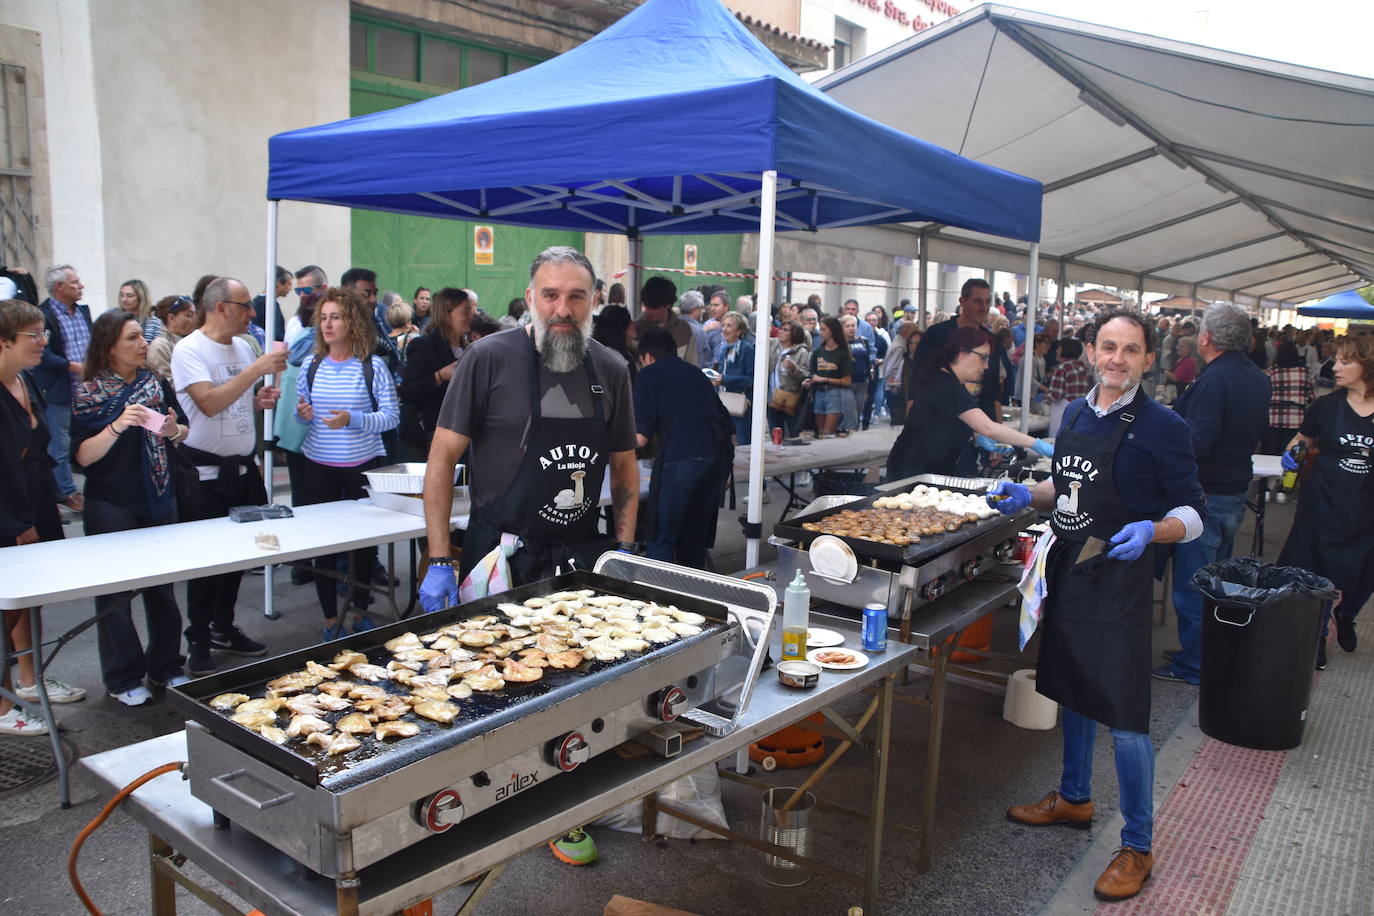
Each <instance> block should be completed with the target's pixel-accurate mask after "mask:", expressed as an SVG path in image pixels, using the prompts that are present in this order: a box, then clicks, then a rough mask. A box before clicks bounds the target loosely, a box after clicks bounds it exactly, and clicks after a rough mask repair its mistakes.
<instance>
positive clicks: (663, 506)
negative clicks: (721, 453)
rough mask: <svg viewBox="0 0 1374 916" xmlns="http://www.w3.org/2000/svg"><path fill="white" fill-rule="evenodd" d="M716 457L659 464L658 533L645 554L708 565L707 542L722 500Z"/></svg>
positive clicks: (656, 510)
mask: <svg viewBox="0 0 1374 916" xmlns="http://www.w3.org/2000/svg"><path fill="white" fill-rule="evenodd" d="M718 470H719V468H718V466H717V464H716V460H715V459H714V458H681V459H677V460H674V461H664V462H662V463H661V464H660V465H659V469H658V474H659V478H658V481H657V485H658V486H657V491H656V492H657V495H658V501H657V502H656V503H655V505H654V533H653V537H652V539H651V540H650V541H649V543H648V544H647V545H646V547H645V550H644V552H645V554H646V555H647V556H650V557H652V558H653V559H655V560H666V561H668V562H669V563H678V564H680V565H682V566H690V567H692V568H694V569H705V568H706V543H707V541H709V540H710V534H711V528H712V526H714V524H715V519H716V504H717V503H718V502H719V501H720V487H719V484H720V474H719V473H717V472H718Z"/></svg>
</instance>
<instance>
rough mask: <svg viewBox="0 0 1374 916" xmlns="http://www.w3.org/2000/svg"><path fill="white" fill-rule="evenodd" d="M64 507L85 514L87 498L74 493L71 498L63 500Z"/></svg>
mask: <svg viewBox="0 0 1374 916" xmlns="http://www.w3.org/2000/svg"><path fill="white" fill-rule="evenodd" d="M62 505H64V506H66V507H67V508H68V509H70V510H72V511H73V512H84V511H85V509H86V497H84V496H82V495H81V494H80V493H73V494H72V495H71V496H68V497H67V498H66V499H64V500H62Z"/></svg>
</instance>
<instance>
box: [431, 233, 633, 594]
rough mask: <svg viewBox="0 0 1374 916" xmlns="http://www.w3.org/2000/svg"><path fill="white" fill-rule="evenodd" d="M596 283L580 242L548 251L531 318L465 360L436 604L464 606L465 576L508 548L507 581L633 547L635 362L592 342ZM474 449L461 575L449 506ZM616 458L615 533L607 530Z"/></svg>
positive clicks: (436, 461)
mask: <svg viewBox="0 0 1374 916" xmlns="http://www.w3.org/2000/svg"><path fill="white" fill-rule="evenodd" d="M595 282H596V278H595V272H594V271H593V269H592V265H591V262H590V261H588V260H587V258H586V256H584V255H583V254H582V253H581V252H579V251H577V250H575V249H573V248H568V247H565V246H557V247H553V248H548V249H546V250H544V251H543V252H541V253H540V254H539V256H538V257H536V258H535V259H534V263H533V264H532V265H531V267H530V285H529V288H528V289H526V290H525V301H526V302H528V303H529V305H530V309H531V311H532V313H533V321H532V322H531V325H530V327H528V328H513V329H511V330H509V331H503V332H501V333H498V334H491V335H489V336H487V337H484V338H482V339H481V340H479V341H477V342H476V343H474V344H473V345H472V347H471V349H470V350H469V352H468V354H467V355H466V356H465V357H464V358H463V359H462V361H461V362H460V363H459V364H458V369H457V371H456V372H455V373H454V376H453V381H452V382H451V383H450V384H449V388H448V393H447V394H446V395H445V396H444V403H443V406H442V407H441V408H440V409H439V419H438V423H437V426H436V429H435V431H434V441H433V444H432V445H431V446H430V451H429V462H428V465H427V467H426V471H425V487H424V502H425V525H426V528H427V533H428V536H429V569H428V571H427V572H426V574H425V579H424V582H423V583H422V584H421V586H420V604H421V605H422V606H423V607H424V609H425V610H426V611H436V610H440V609H442V608H446V607H451V606H453V605H455V604H457V603H458V584H457V583H458V580H459V579H461V578H462V577H463V576H466V575H467V574H468V573H469V572H470V571H471V570H472V568H473V567H474V566H476V565H477V564H478V563H479V562H480V561H482V560H483V559H484V558H487V557H488V555H490V554H493V551H496V550H497V548H502V549H501V550H500V551H499V552H498V553H497V554H495V555H494V556H499V555H501V554H502V553H504V554H508V555H509V577H508V581H509V584H510V585H518V584H523V583H528V582H533V581H536V580H538V579H542V578H547V577H549V576H551V575H553V574H554V573H555V572H556V571H557V570H559V569H562V570H563V571H565V572H566V571H570V570H571V569H573V568H579V569H590V568H591V566H592V564H593V563H594V562H595V560H596V558H597V557H598V556H599V555H600V554H601V553H602V552H603V551H605V550H609V549H611V548H612V547H613V546H615V547H620V548H622V549H623V548H628V547H630V546H631V542H632V541H633V540H634V531H635V517H636V512H637V510H638V505H639V467H638V465H637V464H636V463H635V452H634V449H635V423H634V404H633V402H632V401H631V399H630V376H629V368H628V367H627V365H626V363H625V360H624V359H623V358H622V357H621V356H620V354H618V353H615V352H613V351H612V350H610V349H608V348H607V347H604V346H602V345H601V344H599V343H597V342H596V341H594V340H592V339H591V333H590V331H591V310H592V299H593V295H594V290H595ZM464 452H466V453H467V456H468V457H467V461H468V470H469V471H470V472H471V483H472V494H473V501H472V511H471V513H470V521H469V524H468V528H467V531H466V533H465V534H464V537H463V555H462V568H461V570H460V571H461V573H462V576H455V574H454V569H453V560H452V557H451V556H450V552H449V537H448V532H449V514H450V512H451V511H452V508H453V470H454V467H455V465H456V464H457V462H458V460H459V458H461V457H462V456H463V454H464ZM608 468H609V470H610V475H611V507H612V512H613V515H614V524H615V537H614V538H611V537H603V536H601V535H600V533H599V532H598V531H597V517H598V514H599V513H598V511H597V504H598V502H599V501H600V498H601V485H602V481H603V479H604V477H605V474H606V471H607V469H608ZM512 548H513V549H512ZM502 578H507V577H502Z"/></svg>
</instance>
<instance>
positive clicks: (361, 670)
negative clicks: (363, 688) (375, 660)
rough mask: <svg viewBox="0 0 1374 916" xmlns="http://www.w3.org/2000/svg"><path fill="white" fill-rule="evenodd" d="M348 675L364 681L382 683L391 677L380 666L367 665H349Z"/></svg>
mask: <svg viewBox="0 0 1374 916" xmlns="http://www.w3.org/2000/svg"><path fill="white" fill-rule="evenodd" d="M348 673H349V674H351V675H353V676H354V677H356V678H361V679H362V680H364V681H384V680H387V679H388V678H389V677H390V676H391V675H390V673H389V672H388V671H387V670H386V669H385V668H383V667H382V666H381V665H369V664H358V665H349V666H348Z"/></svg>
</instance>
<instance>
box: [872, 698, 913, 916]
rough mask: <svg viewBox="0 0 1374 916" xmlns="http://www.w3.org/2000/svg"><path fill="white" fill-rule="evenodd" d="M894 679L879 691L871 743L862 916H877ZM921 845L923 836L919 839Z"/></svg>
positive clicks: (885, 812) (885, 815) (885, 816)
mask: <svg viewBox="0 0 1374 916" xmlns="http://www.w3.org/2000/svg"><path fill="white" fill-rule="evenodd" d="M895 682H896V675H893V674H889V675H888V676H887V677H885V678H883V680H882V683H881V684H880V685H879V687H878V731H877V734H876V735H874V743H873V749H872V752H873V777H872V778H873V801H872V803H871V804H870V805H869V815H868V817H869V822H868V855H867V859H866V861H865V863H864V912H865V913H877V912H878V866H879V863H880V862H881V861H882V846H883V827H884V821H885V820H886V818H887V753H888V748H889V746H890V744H891V739H892V690H893V685H894V683H895ZM921 842H922V844H923V845H924V843H925V835H924V833H923V834H922V836H921Z"/></svg>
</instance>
